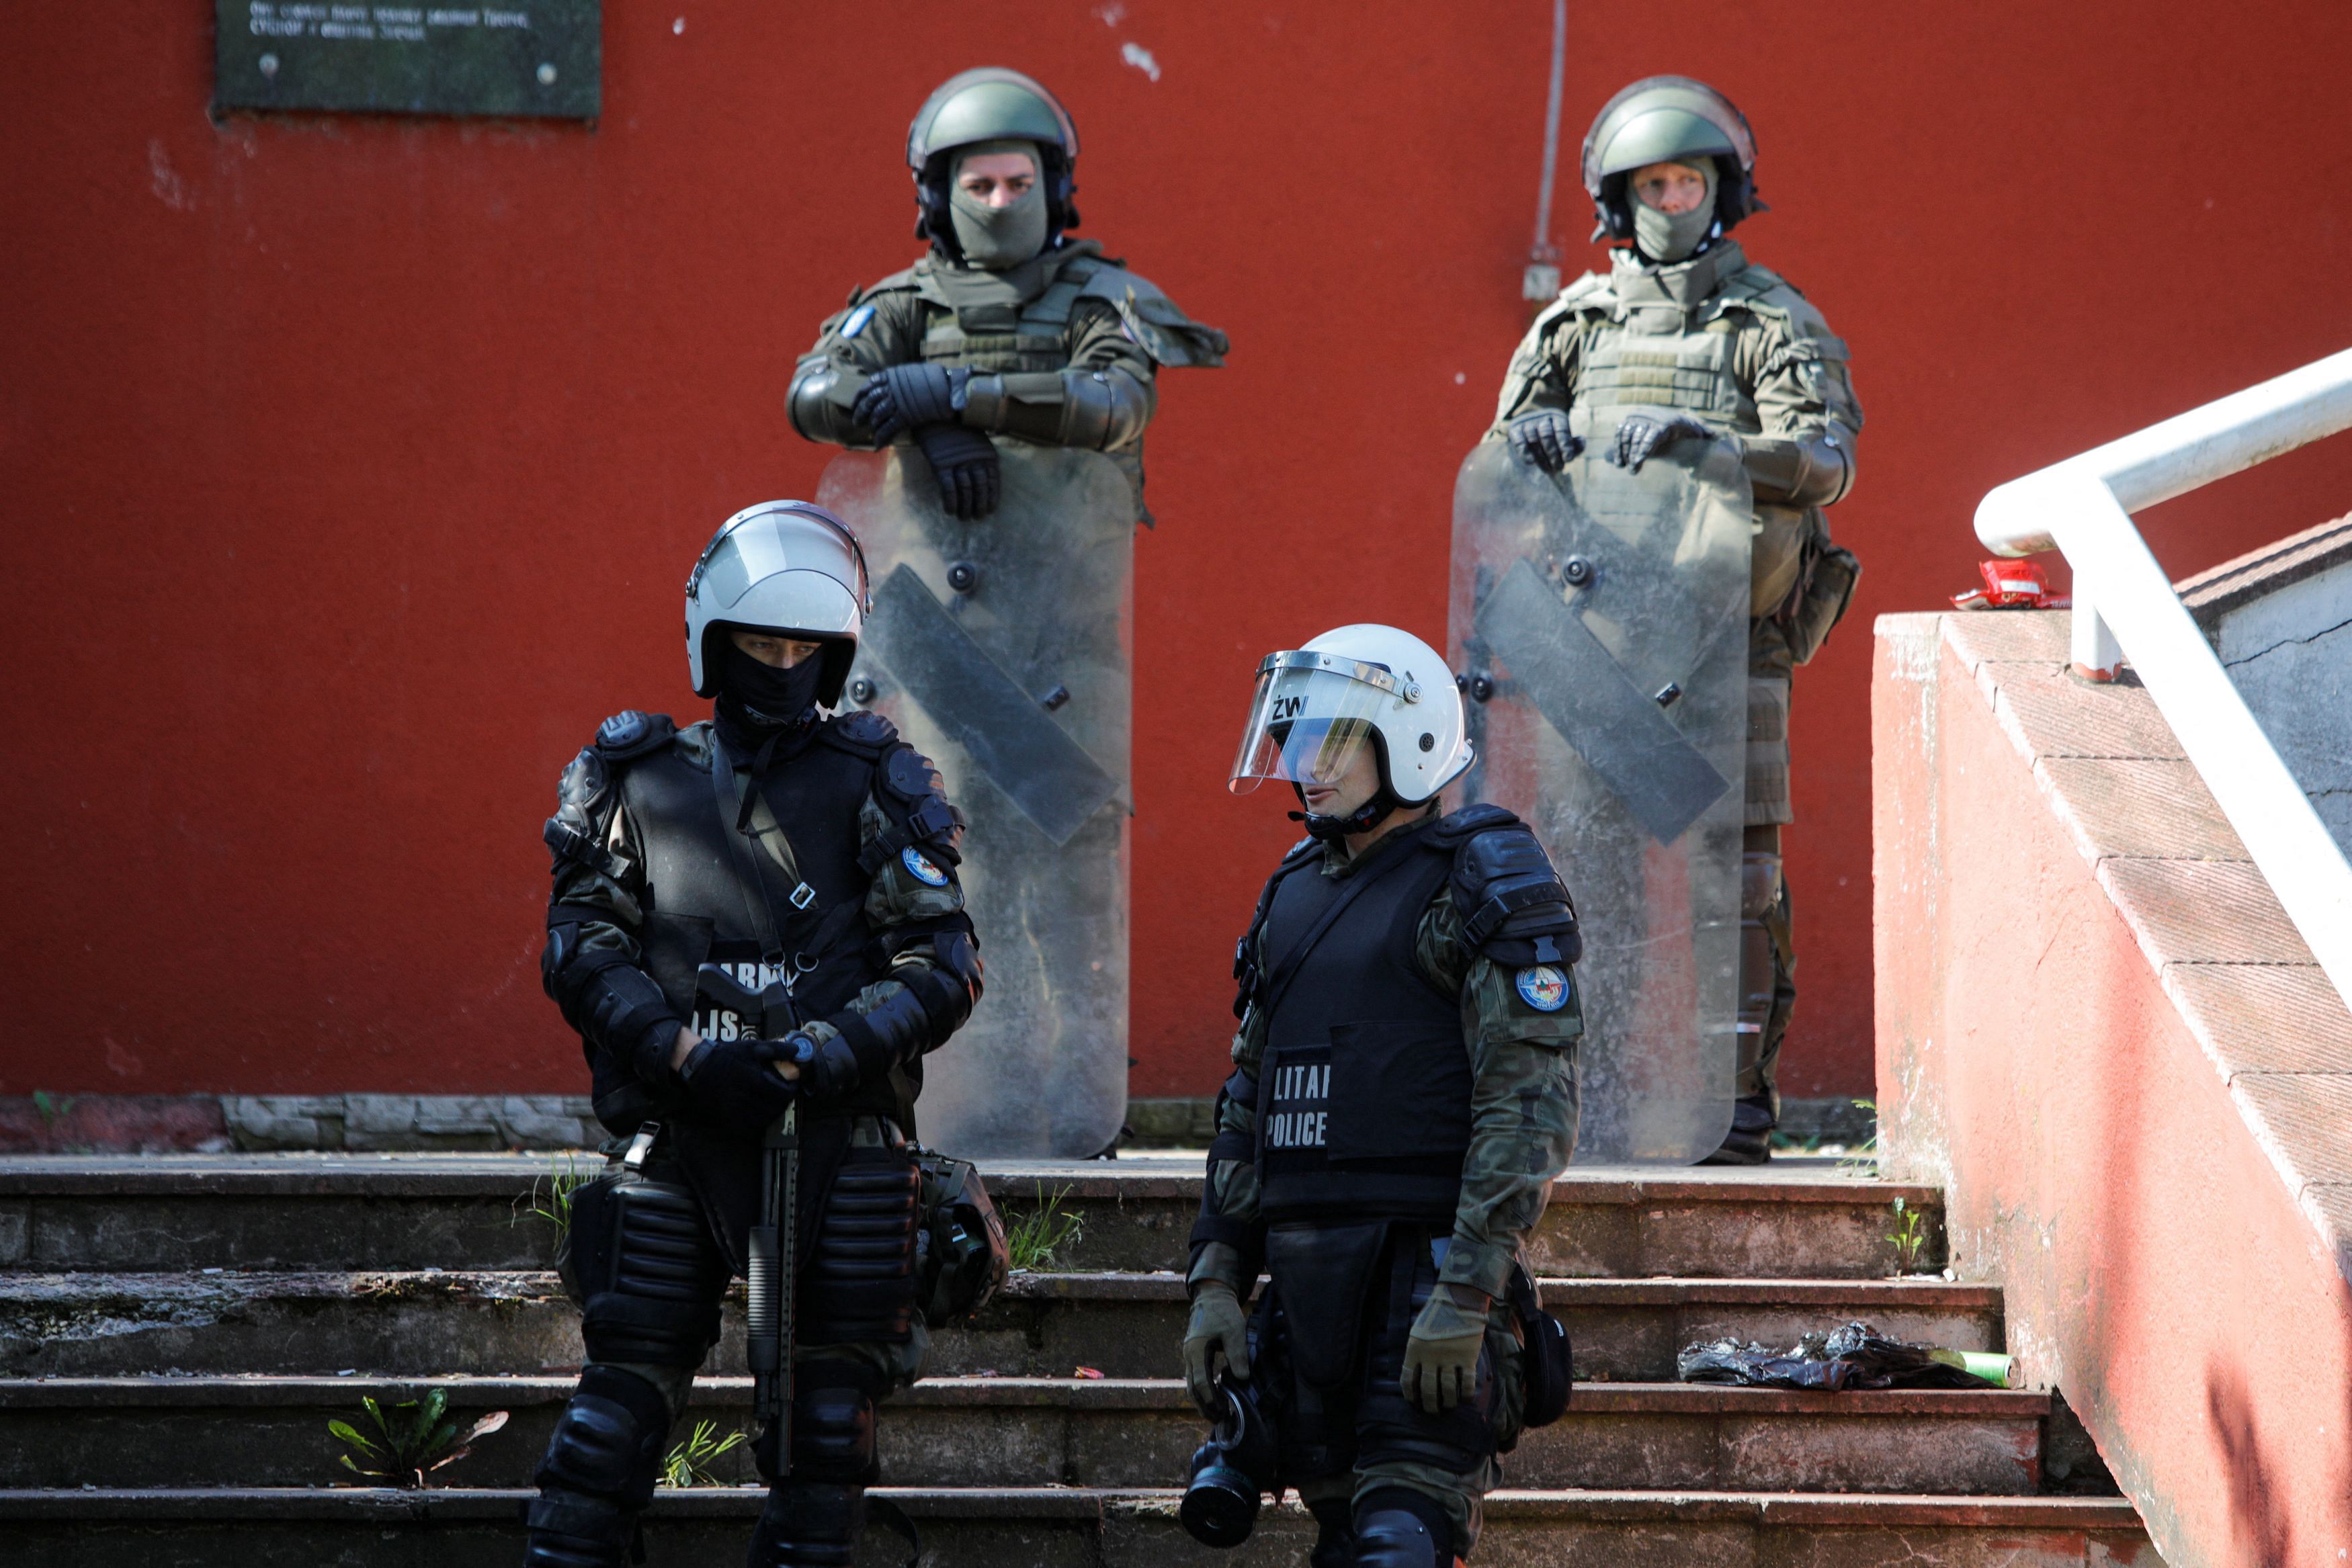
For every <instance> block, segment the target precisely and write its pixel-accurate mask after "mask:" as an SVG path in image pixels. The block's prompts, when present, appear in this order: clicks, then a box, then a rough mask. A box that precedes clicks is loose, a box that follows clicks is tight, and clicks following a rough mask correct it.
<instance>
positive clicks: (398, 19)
mask: <svg viewBox="0 0 2352 1568" xmlns="http://www.w3.org/2000/svg"><path fill="white" fill-rule="evenodd" d="M603 11H604V5H603V0H514V3H513V4H510V5H331V4H323V3H312V0H214V15H215V21H216V24H217V26H216V30H215V45H214V56H213V59H214V65H213V106H214V107H215V109H323V110H344V111H346V112H352V113H360V114H486V115H503V116H523V117H532V118H542V117H543V118H553V119H562V120H593V119H594V118H595V117H596V114H597V111H598V110H599V108H600V107H601V104H602V99H603V96H604V39H603Z"/></svg>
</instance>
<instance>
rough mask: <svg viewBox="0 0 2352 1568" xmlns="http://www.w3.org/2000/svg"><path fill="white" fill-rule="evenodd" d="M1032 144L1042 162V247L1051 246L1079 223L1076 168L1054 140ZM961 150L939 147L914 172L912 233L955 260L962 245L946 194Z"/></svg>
mask: <svg viewBox="0 0 2352 1568" xmlns="http://www.w3.org/2000/svg"><path fill="white" fill-rule="evenodd" d="M1035 146H1036V148H1037V157H1038V159H1039V161H1040V162H1042V163H1043V164H1044V167H1042V168H1040V169H1039V170H1038V171H1037V178H1038V179H1039V180H1041V181H1043V182H1044V183H1045V248H1046V249H1047V250H1051V249H1053V248H1054V247H1055V246H1057V245H1059V244H1061V243H1062V235H1063V232H1064V231H1065V230H1067V229H1074V228H1076V227H1077V226H1078V209H1077V204H1076V202H1075V201H1074V200H1073V198H1074V197H1076V195H1077V193H1078V178H1077V170H1076V165H1074V164H1073V163H1072V162H1071V160H1070V155H1069V154H1068V153H1067V152H1064V151H1063V150H1062V149H1061V148H1060V147H1057V146H1055V144H1054V143H1053V142H1051V141H1040V142H1037V143H1035ZM962 151H963V149H962V148H961V147H943V148H941V149H940V151H939V152H934V153H932V154H931V155H930V156H929V158H926V159H925V160H923V167H922V169H921V170H920V171H919V172H918V173H917V174H916V175H915V237H916V238H917V239H921V240H929V241H930V242H931V244H933V245H935V246H939V247H940V250H941V251H943V252H944V253H946V255H947V256H948V257H949V258H950V260H954V261H961V260H962V259H963V246H961V244H959V243H958V242H957V240H956V233H955V224H954V223H953V222H952V221H951V220H950V218H949V216H948V198H949V196H950V194H951V193H952V186H953V181H952V179H951V176H952V174H953V172H954V170H955V161H956V154H957V153H959V152H962Z"/></svg>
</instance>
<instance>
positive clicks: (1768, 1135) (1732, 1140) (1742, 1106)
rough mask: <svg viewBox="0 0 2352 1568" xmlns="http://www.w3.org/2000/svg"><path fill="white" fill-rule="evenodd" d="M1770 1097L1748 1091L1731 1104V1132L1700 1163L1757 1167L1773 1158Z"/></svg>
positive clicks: (1772, 1123) (1776, 1122)
mask: <svg viewBox="0 0 2352 1568" xmlns="http://www.w3.org/2000/svg"><path fill="white" fill-rule="evenodd" d="M1778 1125H1779V1121H1778V1119H1777V1118H1775V1117H1774V1116H1773V1114H1772V1096H1770V1095H1769V1094H1751V1095H1749V1096H1748V1098H1746V1099H1744V1100H1735V1101H1733V1102H1732V1104H1731V1131H1730V1132H1729V1133H1727V1134H1725V1135H1724V1139H1723V1147H1721V1148H1719V1149H1717V1150H1716V1151H1715V1153H1713V1154H1711V1155H1707V1156H1706V1158H1705V1159H1703V1160H1701V1161H1699V1164H1701V1165H1703V1166H1760V1165H1762V1164H1764V1163H1765V1162H1766V1161H1767V1160H1769V1159H1770V1158H1771V1157H1772V1130H1773V1128H1774V1127H1776V1126H1778Z"/></svg>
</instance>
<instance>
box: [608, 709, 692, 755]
mask: <svg viewBox="0 0 2352 1568" xmlns="http://www.w3.org/2000/svg"><path fill="white" fill-rule="evenodd" d="M676 734H677V724H676V723H675V722H673V721H672V720H671V718H670V716H669V715H667V714H666V713H640V712H638V711H637V710H636V709H635V708H624V709H622V710H621V711H620V712H619V713H616V714H614V716H612V717H610V718H608V719H606V720H605V721H604V723H602V724H600V725H598V726H597V727H596V749H597V750H598V751H600V752H602V753H603V754H604V756H605V757H607V758H611V759H612V760H614V761H616V762H619V761H625V760H627V759H628V758H632V757H643V756H644V755H645V754H646V752H648V751H653V750H656V749H657V748H658V747H664V746H667V745H668V744H669V740H670V737H672V736H674V735H676Z"/></svg>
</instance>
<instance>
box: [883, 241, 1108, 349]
mask: <svg viewBox="0 0 2352 1568" xmlns="http://www.w3.org/2000/svg"><path fill="white" fill-rule="evenodd" d="M1105 265H1107V264H1105V263H1103V262H1100V261H1097V260H1095V259H1093V258H1092V257H1089V256H1074V257H1072V258H1071V260H1070V262H1069V264H1068V265H1067V266H1066V267H1063V268H1062V270H1061V273H1060V275H1059V276H1058V277H1055V279H1054V281H1053V282H1052V283H1050V284H1048V285H1046V287H1045V292H1044V293H1042V294H1040V295H1038V296H1037V298H1034V299H1032V300H1029V301H1028V302H1026V303H1025V304H1023V305H1020V306H1018V307H1015V306H1013V305H1011V304H996V303H989V304H979V305H965V306H962V307H960V308H959V307H957V306H954V305H951V304H949V303H948V302H947V301H946V300H945V299H944V298H939V297H936V296H935V295H934V294H933V292H932V290H931V289H929V288H926V289H925V290H923V292H922V298H923V303H924V305H925V307H926V311H925V314H926V315H927V316H928V318H929V324H928V325H927V326H926V327H925V328H924V329H923V358H924V359H925V360H928V361H931V362H932V363H934V364H944V365H961V366H965V367H968V368H969V369H971V370H975V371H982V372H997V373H1002V372H1005V371H1060V370H1067V369H1068V368H1069V363H1070V345H1069V336H1068V334H1069V327H1070V312H1071V311H1072V310H1073V309H1075V308H1076V306H1077V303H1078V296H1080V295H1081V294H1083V293H1085V292H1086V287H1087V279H1089V278H1091V277H1094V275H1095V274H1096V273H1097V272H1099V271H1100V270H1102V268H1103V267H1104V266H1105Z"/></svg>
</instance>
